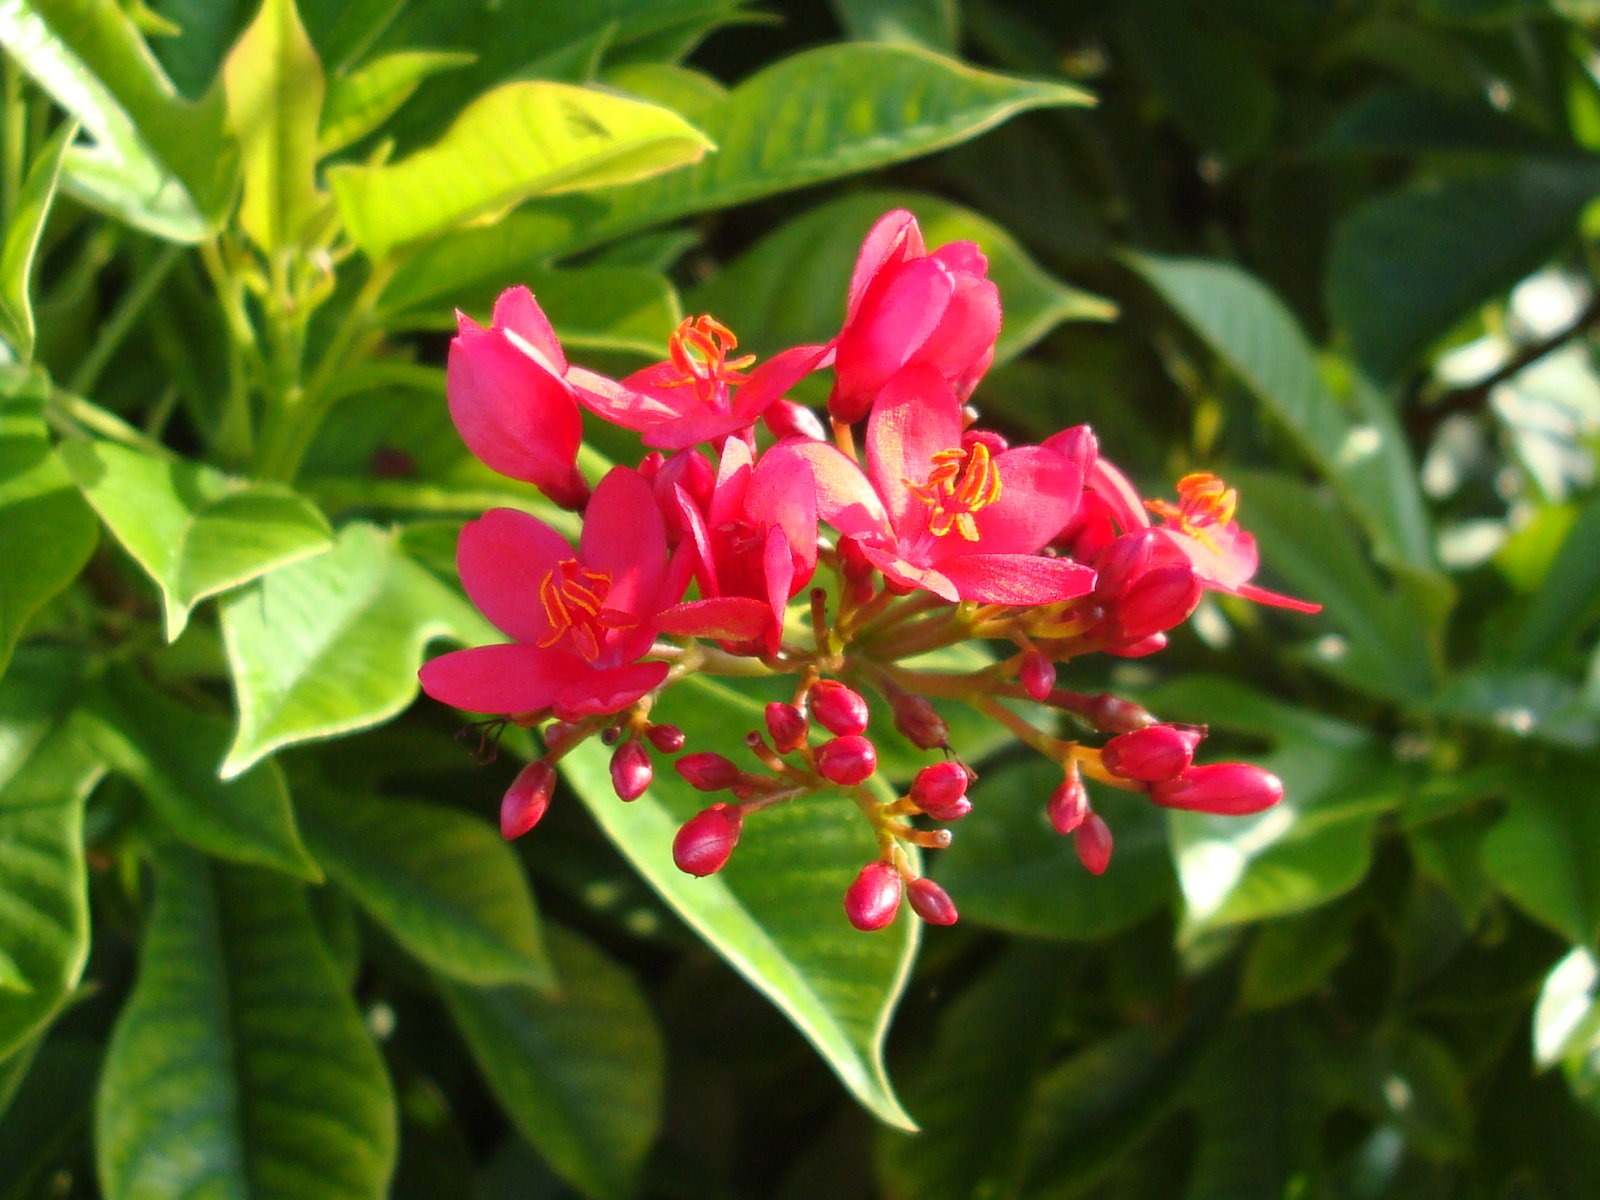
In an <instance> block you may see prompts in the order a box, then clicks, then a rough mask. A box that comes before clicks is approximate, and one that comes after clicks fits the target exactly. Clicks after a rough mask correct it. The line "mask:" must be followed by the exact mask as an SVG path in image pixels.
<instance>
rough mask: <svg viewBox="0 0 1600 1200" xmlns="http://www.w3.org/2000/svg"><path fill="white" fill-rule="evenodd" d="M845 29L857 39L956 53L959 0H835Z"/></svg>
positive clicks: (958, 32) (833, 0) (833, 3)
mask: <svg viewBox="0 0 1600 1200" xmlns="http://www.w3.org/2000/svg"><path fill="white" fill-rule="evenodd" d="M832 8H833V11H834V13H835V14H837V16H838V18H839V23H840V24H841V25H843V26H844V31H845V33H847V34H848V35H849V36H850V38H851V39H852V40H854V41H857V42H888V43H891V44H893V45H901V46H922V47H925V48H927V49H929V50H937V51H938V52H939V53H941V54H954V53H955V52H956V48H957V44H958V43H959V42H960V40H961V7H960V5H959V4H958V3H957V2H956V0H832Z"/></svg>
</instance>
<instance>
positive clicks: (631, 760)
mask: <svg viewBox="0 0 1600 1200" xmlns="http://www.w3.org/2000/svg"><path fill="white" fill-rule="evenodd" d="M654 777H655V768H654V767H653V766H651V764H650V751H648V750H646V749H645V748H644V743H643V742H636V741H627V742H623V743H622V745H620V746H618V747H617V748H616V750H615V751H614V752H613V753H612V755H611V786H612V788H613V789H614V790H615V791H616V793H617V795H618V796H619V797H620V798H621V799H623V800H637V799H638V798H639V797H640V796H642V795H644V790H645V788H647V787H649V786H650V780H651V779H653V778H654Z"/></svg>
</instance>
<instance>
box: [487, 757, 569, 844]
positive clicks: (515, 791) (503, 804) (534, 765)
mask: <svg viewBox="0 0 1600 1200" xmlns="http://www.w3.org/2000/svg"><path fill="white" fill-rule="evenodd" d="M555 790H556V770H555V768H554V767H552V766H551V765H550V764H549V763H547V762H545V761H544V760H543V759H535V760H534V761H533V762H531V763H529V764H528V765H527V766H525V767H523V768H522V770H520V771H518V772H517V777H516V778H515V779H513V780H512V781H511V786H510V787H509V788H507V789H506V794H505V799H503V800H501V801H500V836H501V837H503V838H505V839H506V840H507V841H510V840H511V839H512V838H519V837H521V836H522V835H523V834H525V833H527V832H528V830H530V829H532V828H533V827H534V826H535V825H537V824H538V823H539V818H540V817H542V816H544V813H545V809H547V808H549V807H550V796H551V794H552V793H554V792H555Z"/></svg>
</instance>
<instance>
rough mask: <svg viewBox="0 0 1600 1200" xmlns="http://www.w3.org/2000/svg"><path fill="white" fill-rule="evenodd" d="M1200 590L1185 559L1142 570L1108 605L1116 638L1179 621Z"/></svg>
mask: <svg viewBox="0 0 1600 1200" xmlns="http://www.w3.org/2000/svg"><path fill="white" fill-rule="evenodd" d="M1201 591H1202V589H1201V587H1200V580H1199V579H1197V578H1196V577H1195V573H1194V568H1193V567H1191V566H1189V565H1188V564H1187V563H1182V564H1179V563H1174V564H1172V565H1171V566H1165V567H1155V568H1153V569H1151V570H1149V571H1146V572H1145V573H1144V574H1143V575H1141V576H1140V577H1139V578H1138V579H1136V580H1135V581H1134V582H1133V583H1131V584H1129V585H1128V587H1127V589H1126V590H1125V591H1124V592H1123V593H1122V594H1121V595H1120V596H1118V597H1117V600H1116V603H1115V605H1114V606H1113V607H1112V610H1111V620H1112V624H1113V625H1114V626H1115V628H1116V631H1117V640H1118V641H1120V642H1133V641H1137V640H1138V639H1140V638H1145V637H1149V636H1150V635H1151V634H1153V633H1161V632H1163V631H1165V630H1168V629H1171V628H1172V627H1173V626H1175V625H1178V624H1181V623H1182V622H1183V621H1184V620H1185V619H1186V618H1187V617H1188V615H1189V614H1190V613H1192V612H1193V611H1194V610H1195V606H1196V605H1197V604H1199V603H1200V594H1201Z"/></svg>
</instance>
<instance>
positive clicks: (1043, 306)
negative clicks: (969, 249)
mask: <svg viewBox="0 0 1600 1200" xmlns="http://www.w3.org/2000/svg"><path fill="white" fill-rule="evenodd" d="M895 208H906V209H910V210H911V211H912V212H913V213H915V214H916V217H917V222H918V224H919V225H920V226H921V227H922V234H923V238H924V240H925V241H926V242H927V243H928V245H929V247H934V246H940V245H943V244H944V243H946V242H953V241H963V240H967V241H974V242H976V243H977V244H978V247H979V248H980V249H981V250H982V251H983V253H984V254H985V255H986V256H987V257H988V259H989V278H991V279H992V280H994V282H995V284H996V286H998V287H999V289H1000V300H1001V303H1002V304H1003V305H1004V307H1005V321H1004V322H1003V323H1002V324H1001V326H1000V340H999V342H998V343H997V344H996V346H995V361H996V362H1000V363H1003V362H1007V361H1009V360H1010V359H1012V358H1015V357H1016V356H1017V355H1018V354H1021V353H1022V352H1023V351H1024V350H1026V349H1027V348H1028V347H1029V346H1031V345H1033V344H1034V343H1035V342H1037V341H1038V340H1039V339H1040V338H1042V337H1044V335H1045V334H1047V333H1049V332H1050V330H1051V329H1053V328H1055V326H1056V325H1057V324H1059V323H1060V322H1062V321H1073V320H1080V321H1081V320H1108V319H1110V318H1111V317H1113V316H1115V315H1116V311H1117V310H1116V307H1115V306H1114V305H1112V304H1110V303H1109V302H1107V301H1105V300H1101V299H1100V298H1099V297H1097V296H1091V295H1090V294H1089V293H1087V292H1081V291H1079V290H1078V289H1076V288H1073V287H1069V286H1068V285H1066V284H1064V283H1061V282H1060V281H1059V280H1056V279H1054V278H1052V277H1051V276H1049V275H1047V274H1046V273H1045V272H1044V271H1042V270H1040V268H1039V267H1038V265H1037V264H1035V263H1034V261H1033V260H1032V259H1031V258H1029V257H1028V255H1027V252H1026V251H1024V250H1023V248H1022V247H1021V246H1019V245H1018V244H1017V242H1016V241H1015V240H1014V239H1013V238H1012V237H1011V235H1010V234H1008V233H1007V232H1006V231H1005V230H1003V229H1002V228H1000V226H998V225H996V224H994V223H993V222H992V221H988V220H986V219H984V218H983V217H981V216H979V215H978V214H977V213H974V212H972V211H970V210H968V209H965V208H962V207H960V206H959V205H955V204H951V203H949V202H948V201H945V200H940V199H937V198H936V197H932V196H927V195H919V194H916V193H910V192H865V193H861V194H859V195H852V196H846V197H843V198H842V199H839V200H834V201H832V202H831V203H828V204H824V205H821V206H820V207H818V208H814V209H812V210H811V211H810V212H807V213H804V214H802V215H801V216H799V217H796V218H795V219H794V220H792V221H789V222H788V223H786V224H785V225H783V226H782V227H780V228H779V229H778V230H777V231H776V232H774V233H772V234H769V235H768V236H767V237H765V238H763V239H762V240H761V241H760V242H758V243H757V244H756V245H755V246H754V247H752V248H751V249H749V250H747V251H745V252H744V253H743V254H741V255H740V256H739V257H738V258H737V259H735V260H734V261H733V262H732V263H730V264H729V265H728V266H727V267H725V268H724V269H723V270H722V271H721V272H720V273H719V274H718V275H716V276H714V277H713V278H712V279H711V280H710V281H709V282H708V283H706V284H703V285H702V286H700V287H698V288H696V289H695V290H694V292H693V293H692V294H691V295H690V297H689V307H690V308H691V309H692V310H693V311H695V312H709V313H713V314H716V315H717V316H719V317H721V318H722V320H723V321H725V322H727V323H728V324H729V325H730V326H731V327H732V329H733V331H734V332H735V333H737V334H738V335H739V337H740V339H741V341H742V342H744V343H747V344H748V345H749V346H750V347H751V348H752V349H755V350H759V351H761V352H763V353H773V352H775V351H778V350H782V349H784V348H785V347H788V346H795V345H801V344H803V343H808V342H826V341H827V340H828V339H829V338H831V337H833V336H834V335H835V334H837V333H838V332H839V325H840V323H841V322H842V321H843V320H844V302H845V295H846V293H847V292H848V290H849V283H850V272H851V270H852V268H853V267H854V266H855V261H856V255H857V254H858V253H860V250H861V239H862V238H863V237H864V236H865V235H866V232H867V230H868V229H870V228H871V227H872V224H873V222H874V221H876V220H877V219H878V218H879V217H881V216H883V215H884V213H886V212H889V211H890V210H891V209H895Z"/></svg>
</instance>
